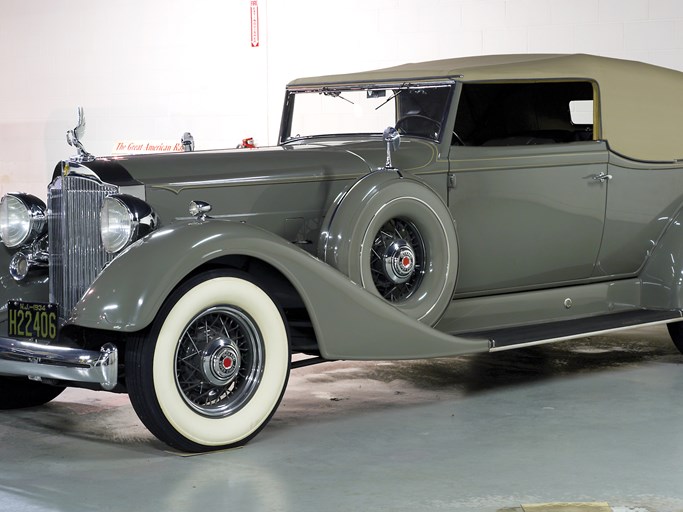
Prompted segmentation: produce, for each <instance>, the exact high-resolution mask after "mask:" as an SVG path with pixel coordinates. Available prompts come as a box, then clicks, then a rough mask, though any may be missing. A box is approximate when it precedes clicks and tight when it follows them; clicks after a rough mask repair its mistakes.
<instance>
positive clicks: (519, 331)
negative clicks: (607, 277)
mask: <svg viewBox="0 0 683 512" xmlns="http://www.w3.org/2000/svg"><path fill="white" fill-rule="evenodd" d="M678 320H683V312H681V311H679V310H675V311H661V310H647V309H639V310H636V311H626V312H623V313H611V314H609V315H601V316H595V317H589V318H583V319H576V320H563V321H561V322H551V323H545V324H540V325H531V326H523V327H510V328H507V329H494V330H491V331H479V332H476V333H458V336H463V337H471V338H488V340H489V343H490V347H491V348H490V351H491V352H498V351H501V350H509V349H513V348H520V347H529V346H532V345H541V344H543V343H552V342H555V341H563V340H570V339H573V338H583V337H585V336H594V335H596V334H602V333H606V332H615V331H621V330H625V329H632V328H634V327H645V326H651V325H657V324H667V323H670V322H675V321H678Z"/></svg>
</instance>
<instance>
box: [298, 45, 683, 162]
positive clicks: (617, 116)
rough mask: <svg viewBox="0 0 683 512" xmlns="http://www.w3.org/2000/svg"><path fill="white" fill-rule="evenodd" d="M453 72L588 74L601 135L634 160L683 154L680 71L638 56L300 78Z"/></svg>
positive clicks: (408, 77) (440, 65) (529, 58)
mask: <svg viewBox="0 0 683 512" xmlns="http://www.w3.org/2000/svg"><path fill="white" fill-rule="evenodd" d="M438 78H452V79H456V80H461V81H463V82H479V81H489V80H500V81H511V80H553V79H554V80H557V79H589V80H592V81H594V82H596V83H597V84H598V89H599V102H598V105H599V108H600V111H599V113H598V115H599V116H600V117H599V118H600V122H601V125H600V128H601V134H600V137H601V138H602V139H604V140H607V141H608V143H609V145H610V148H611V149H612V150H614V151H616V152H618V153H620V154H622V155H625V156H628V157H630V158H633V159H636V160H650V161H673V160H683V141H681V138H682V136H683V73H681V72H679V71H674V70H671V69H666V68H662V67H658V66H653V65H650V64H644V63H641V62H634V61H628V60H620V59H611V58H606V57H597V56H593V55H581V54H578V55H551V54H547V55H526V54H522V55H486V56H480V57H463V58H458V59H446V60H436V61H430V62H420V63H411V64H403V65H401V66H395V67H391V68H385V69H379V70H375V71H367V72H362V73H350V74H344V75H329V76H321V77H312V78H300V79H298V80H294V81H293V82H291V83H290V84H289V86H290V87H297V86H319V85H324V84H328V85H329V84H339V85H342V84H357V83H379V82H404V81H417V80H423V79H438Z"/></svg>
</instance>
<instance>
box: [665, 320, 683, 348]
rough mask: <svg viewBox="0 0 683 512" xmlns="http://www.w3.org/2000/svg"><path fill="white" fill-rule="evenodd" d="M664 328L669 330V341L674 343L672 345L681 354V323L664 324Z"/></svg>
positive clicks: (682, 334) (682, 325)
mask: <svg viewBox="0 0 683 512" xmlns="http://www.w3.org/2000/svg"><path fill="white" fill-rule="evenodd" d="M666 327H667V328H668V329H669V336H671V341H673V342H674V345H675V346H676V348H677V349H678V351H679V352H680V353H681V354H683V322H673V323H670V324H666Z"/></svg>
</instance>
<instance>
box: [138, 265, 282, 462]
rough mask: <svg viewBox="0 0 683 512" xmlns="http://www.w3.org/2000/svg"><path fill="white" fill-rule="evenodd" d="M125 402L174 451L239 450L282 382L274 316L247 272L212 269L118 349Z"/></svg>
mask: <svg viewBox="0 0 683 512" xmlns="http://www.w3.org/2000/svg"><path fill="white" fill-rule="evenodd" d="M126 350H127V352H126V361H127V363H126V381H127V386H128V392H129V395H130V400H131V403H132V404H133V407H134V409H135V411H136V412H137V414H138V416H139V417H140V419H141V420H142V422H143V423H144V424H145V426H146V427H147V428H148V429H149V430H150V431H151V432H152V433H153V434H154V435H155V436H157V437H158V438H159V439H160V440H162V441H164V442H165V443H167V444H169V445H170V446H173V447H175V448H178V449H180V450H183V451H189V452H201V451H208V450H216V449H224V448H230V447H234V446H240V445H242V444H244V443H246V442H247V441H249V440H250V439H251V438H252V437H254V436H255V435H256V434H257V433H258V432H259V431H260V430H261V429H262V428H263V427H264V426H265V425H266V423H267V422H268V420H270V418H271V416H272V415H273V413H274V412H275V409H276V408H277V406H278V405H279V403H280V400H281V399H282V395H283V393H284V390H285V387H286V384H287V379H288V377H289V359H290V354H289V339H288V335H287V329H286V325H285V321H284V319H283V316H282V313H281V311H280V310H279V308H278V307H277V306H276V304H275V303H274V302H273V300H272V299H271V298H270V296H269V295H268V294H267V293H266V292H265V291H264V290H263V289H262V288H261V287H260V286H259V285H257V284H256V283H254V282H253V281H251V280H250V278H249V277H248V276H247V275H244V274H239V273H230V272H226V271H212V272H207V273H204V274H201V275H199V276H196V277H194V278H192V279H190V280H189V281H187V282H186V283H184V284H183V285H181V286H180V287H179V288H178V289H177V290H176V291H175V292H174V293H173V294H172V295H171V296H170V297H169V299H168V300H167V301H166V303H165V304H164V306H163V307H162V309H161V311H160V312H159V314H158V315H157V318H156V319H155V321H154V322H153V324H152V327H151V330H150V332H149V334H148V335H147V336H136V337H133V338H132V339H131V340H130V341H129V343H128V344H127V349H126Z"/></svg>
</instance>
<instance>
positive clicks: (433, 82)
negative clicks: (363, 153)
mask: <svg viewBox="0 0 683 512" xmlns="http://www.w3.org/2000/svg"><path fill="white" fill-rule="evenodd" d="M456 84H457V81H456V80H453V79H445V78H441V79H426V80H411V81H409V82H408V81H406V82H396V81H392V82H373V83H339V84H336V83H328V84H311V85H297V86H288V87H287V89H286V91H285V101H284V106H283V112H282V120H281V123H280V134H279V138H278V144H280V145H285V144H288V143H297V142H299V143H300V142H301V141H302V140H310V139H321V138H323V139H329V138H348V137H358V136H366V137H367V136H370V137H380V138H381V136H382V133H381V132H372V133H362V132H355V133H342V132H340V133H322V134H316V135H305V136H300V137H292V136H291V130H292V120H293V117H294V115H293V114H294V108H295V104H296V101H295V99H296V95H297V94H302V93H318V94H325V95H334V96H339V97H341V98H343V96H344V92H349V91H369V90H385V91H387V99H388V100H390V99H393V98H392V96H399V95H400V94H401V92H402V91H404V90H410V89H426V88H429V89H431V88H437V87H448V88H449V91H448V93H447V98H446V101H445V102H444V105H443V112H442V118H441V119H439V120H438V122H439V123H440V125H441V129H440V130H439V133H438V137H437V138H436V139H434V138H430V137H420V136H419V135H412V134H407V135H406V136H409V137H420V138H426V139H428V140H431V141H433V142H436V143H439V142H441V140H442V139H443V133H444V127H445V124H446V121H447V119H448V114H449V111H450V109H451V105H452V102H453V96H454V94H455V90H456V87H455V86H456Z"/></svg>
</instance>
